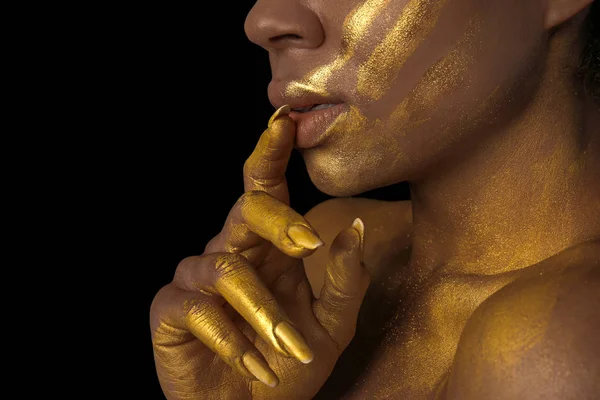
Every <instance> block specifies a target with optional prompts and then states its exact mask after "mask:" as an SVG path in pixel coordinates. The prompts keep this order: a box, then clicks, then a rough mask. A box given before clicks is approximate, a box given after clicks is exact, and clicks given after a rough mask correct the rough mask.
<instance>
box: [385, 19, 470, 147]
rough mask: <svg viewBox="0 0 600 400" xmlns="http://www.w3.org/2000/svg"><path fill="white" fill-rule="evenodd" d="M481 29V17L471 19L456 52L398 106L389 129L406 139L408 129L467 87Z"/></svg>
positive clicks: (425, 74)
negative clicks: (450, 96) (465, 85)
mask: <svg viewBox="0 0 600 400" xmlns="http://www.w3.org/2000/svg"><path fill="white" fill-rule="evenodd" d="M480 29H481V21H480V20H479V19H478V18H475V19H473V20H471V22H470V24H469V27H468V28H467V31H466V33H465V35H464V36H463V37H462V38H461V39H460V40H459V41H458V42H457V43H456V44H455V45H454V47H453V49H452V50H451V51H450V52H449V53H448V54H447V55H446V56H445V57H444V58H442V59H441V60H439V61H437V62H436V63H435V64H433V65H432V66H431V67H430V68H429V69H428V70H427V71H426V72H425V73H424V74H423V76H422V78H421V79H420V80H419V82H418V84H417V86H416V87H415V88H414V89H413V90H412V92H411V95H410V96H408V97H406V98H405V99H404V100H403V101H402V102H401V103H400V104H398V106H397V107H396V109H395V110H394V111H393V112H392V114H391V115H390V118H389V119H388V121H387V127H386V129H388V130H391V129H393V130H396V131H398V130H399V129H401V132H400V136H406V134H407V133H408V132H409V129H411V128H415V127H418V126H419V125H421V124H423V123H424V122H426V121H428V120H430V119H431V115H432V114H433V113H434V112H435V110H436V105H437V104H438V103H439V102H440V101H442V100H443V99H444V98H445V97H446V96H448V95H450V94H451V93H453V92H454V91H455V90H457V89H459V88H460V87H461V85H463V84H464V82H465V80H466V79H467V78H468V75H469V69H470V68H472V67H473V65H474V63H475V58H474V56H473V53H474V51H475V50H476V47H475V46H476V42H475V41H476V39H477V35H478V32H479V30H480ZM457 118H458V116H457Z"/></svg>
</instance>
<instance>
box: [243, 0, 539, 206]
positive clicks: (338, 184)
mask: <svg viewBox="0 0 600 400" xmlns="http://www.w3.org/2000/svg"><path fill="white" fill-rule="evenodd" d="M544 4H545V0H258V1H257V2H256V4H255V6H254V8H253V9H252V10H251V11H250V13H249V15H248V18H247V20H246V26H245V28H246V32H247V35H248V37H249V38H250V40H252V41H253V42H255V43H257V44H259V45H260V46H262V47H264V48H266V49H267V50H269V56H270V63H271V69H272V81H271V83H270V85H269V88H268V94H269V99H270V101H271V103H272V104H273V106H275V107H279V106H281V105H283V104H291V106H292V107H293V108H302V107H305V106H310V105H313V104H338V103H339V104H341V105H339V106H336V107H332V108H330V109H325V110H321V111H310V112H307V113H292V114H291V116H292V118H293V119H295V120H296V121H297V127H298V134H297V145H298V147H300V148H301V151H302V154H303V157H304V160H305V162H306V166H307V169H308V172H309V174H310V176H311V179H312V180H313V182H314V183H315V185H316V186H317V187H318V188H319V189H320V190H322V191H323V192H325V193H328V194H330V195H334V196H348V195H354V194H358V193H361V192H364V191H367V190H371V189H374V188H377V187H382V186H386V185H389V184H393V183H397V182H401V181H405V180H418V179H422V178H424V177H425V176H426V175H427V174H429V173H430V172H431V171H432V170H435V169H436V168H441V166H442V165H444V168H447V167H448V165H452V164H454V163H457V162H459V161H460V159H461V158H464V154H465V152H467V151H468V148H469V147H472V145H473V144H475V143H478V142H481V141H483V140H485V139H486V138H487V137H489V136H490V135H492V131H493V128H497V127H498V126H499V125H501V124H503V123H507V121H509V120H510V119H511V117H513V116H515V114H516V113H517V112H518V110H519V108H520V106H519V103H520V102H521V104H522V102H523V101H526V99H527V97H528V96H530V94H531V92H532V91H533V88H534V87H535V84H536V82H537V81H538V79H537V78H536V76H538V74H539V69H540V65H541V63H540V61H541V60H543V52H544V46H545V40H544V39H545V37H544V35H545V32H544V7H545V6H544Z"/></svg>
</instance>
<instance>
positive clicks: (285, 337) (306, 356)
mask: <svg viewBox="0 0 600 400" xmlns="http://www.w3.org/2000/svg"><path fill="white" fill-rule="evenodd" d="M275 336H276V337H277V338H278V339H279V340H281V342H282V343H283V345H284V347H285V348H286V350H287V351H288V352H290V353H291V354H292V355H293V356H294V357H296V358H297V359H298V360H300V361H301V362H302V363H304V364H308V363H309V362H311V361H312V360H313V358H315V355H314V353H313V351H312V350H311V349H310V347H308V344H306V342H305V341H304V338H303V337H302V335H300V333H298V331H297V330H296V329H294V328H293V327H292V326H291V325H290V324H289V323H287V322H281V323H279V325H277V326H276V327H275Z"/></svg>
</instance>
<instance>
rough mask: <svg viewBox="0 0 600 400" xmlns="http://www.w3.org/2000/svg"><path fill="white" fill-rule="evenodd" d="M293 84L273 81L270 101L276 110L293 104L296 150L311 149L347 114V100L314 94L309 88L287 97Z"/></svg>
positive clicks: (330, 95) (304, 86) (316, 92)
mask: <svg viewBox="0 0 600 400" xmlns="http://www.w3.org/2000/svg"><path fill="white" fill-rule="evenodd" d="M290 84H293V82H291V81H287V82H283V81H271V83H269V88H268V95H269V101H270V102H271V104H272V105H273V107H275V108H276V109H277V108H279V107H281V106H283V105H286V104H287V105H289V106H290V108H291V109H292V111H291V112H290V118H291V119H293V120H294V121H295V122H296V147H298V148H300V149H309V148H312V147H315V146H317V145H319V144H321V143H322V142H323V140H324V139H325V136H326V135H325V133H327V131H328V128H329V127H330V126H331V124H332V123H333V122H334V121H335V120H336V118H337V117H338V116H339V115H340V114H341V113H343V112H345V111H347V110H348V104H347V103H346V101H345V100H344V99H343V98H342V97H341V96H338V95H335V94H328V95H323V94H320V93H318V91H316V90H315V91H311V90H310V88H309V87H307V86H306V85H293V86H299V87H301V88H302V89H300V90H294V93H293V94H285V92H286V90H285V89H286V87H287V86H288V85H290Z"/></svg>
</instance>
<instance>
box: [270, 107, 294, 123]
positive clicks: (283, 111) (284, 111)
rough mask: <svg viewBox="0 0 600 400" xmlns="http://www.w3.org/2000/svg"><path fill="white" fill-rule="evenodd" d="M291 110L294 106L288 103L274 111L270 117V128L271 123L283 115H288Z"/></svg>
mask: <svg viewBox="0 0 600 400" xmlns="http://www.w3.org/2000/svg"><path fill="white" fill-rule="evenodd" d="M290 111H292V108H291V107H290V106H288V105H287V104H286V105H284V106H281V107H279V108H278V109H277V110H276V111H275V112H274V113H273V115H271V118H270V119H269V123H268V124H267V127H268V128H270V127H271V125H273V122H275V120H276V119H277V118H278V117H279V116H281V115H288V114H289V113H290Z"/></svg>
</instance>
